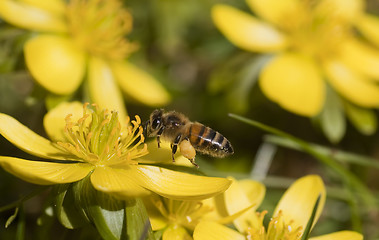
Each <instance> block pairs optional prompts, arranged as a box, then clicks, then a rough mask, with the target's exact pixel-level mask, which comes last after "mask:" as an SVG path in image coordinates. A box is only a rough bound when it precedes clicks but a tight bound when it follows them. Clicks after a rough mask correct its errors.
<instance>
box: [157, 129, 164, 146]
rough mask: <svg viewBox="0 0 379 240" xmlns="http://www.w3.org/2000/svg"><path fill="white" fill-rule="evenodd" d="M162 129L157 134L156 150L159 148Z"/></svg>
mask: <svg viewBox="0 0 379 240" xmlns="http://www.w3.org/2000/svg"><path fill="white" fill-rule="evenodd" d="M163 130H164V127H161V128H160V129H159V131H158V133H157V142H158V148H160V147H161V135H162V133H163Z"/></svg>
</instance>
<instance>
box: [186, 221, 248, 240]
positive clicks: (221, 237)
mask: <svg viewBox="0 0 379 240" xmlns="http://www.w3.org/2000/svg"><path fill="white" fill-rule="evenodd" d="M193 239H194V240H231V239H233V240H246V238H245V236H244V235H242V234H240V233H239V232H237V231H234V230H232V229H230V228H227V227H225V226H223V225H221V224H218V223H215V222H200V223H199V224H197V226H196V228H195V231H194V232H193Z"/></svg>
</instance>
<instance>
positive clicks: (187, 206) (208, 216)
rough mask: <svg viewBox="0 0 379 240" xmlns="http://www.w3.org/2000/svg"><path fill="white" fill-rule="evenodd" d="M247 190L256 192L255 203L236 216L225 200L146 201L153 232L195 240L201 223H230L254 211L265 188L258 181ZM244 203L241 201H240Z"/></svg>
mask: <svg viewBox="0 0 379 240" xmlns="http://www.w3.org/2000/svg"><path fill="white" fill-rule="evenodd" d="M242 184H244V186H245V187H246V189H249V190H250V191H253V192H254V196H255V199H254V200H256V201H252V202H249V203H248V204H247V205H248V206H247V207H246V208H245V209H243V208H241V209H240V211H236V212H235V213H234V215H233V214H232V215H229V214H228V213H227V210H226V208H225V203H224V201H223V200H224V198H222V197H221V198H218V197H217V196H216V197H213V198H208V199H204V200H202V201H188V200H183V201H180V200H173V199H169V198H163V197H160V196H157V195H152V196H149V197H148V198H145V200H144V202H145V206H146V209H147V211H148V215H149V218H150V222H151V226H152V229H153V230H154V231H158V230H161V231H162V232H163V233H162V239H163V240H169V239H183V240H185V239H188V240H189V239H192V233H193V231H194V229H195V228H196V226H197V224H198V223H199V222H200V221H212V222H218V223H230V222H231V221H232V220H234V219H236V218H237V217H238V216H241V214H246V213H248V212H251V211H252V212H253V213H254V211H255V209H256V207H258V206H259V204H260V202H261V200H262V199H263V197H264V193H265V186H264V185H263V184H261V183H259V182H256V181H247V182H243V183H242ZM241 200H242V199H241Z"/></svg>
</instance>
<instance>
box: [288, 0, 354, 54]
mask: <svg viewBox="0 0 379 240" xmlns="http://www.w3.org/2000/svg"><path fill="white" fill-rule="evenodd" d="M283 18H284V19H285V20H284V21H283V25H282V29H283V31H285V32H287V33H288V34H289V36H290V39H291V40H292V44H291V47H290V48H291V49H292V50H295V51H300V52H302V53H303V54H305V55H308V56H311V57H316V58H318V59H320V60H322V59H325V58H327V57H330V56H333V55H335V54H336V53H337V51H338V46H339V45H340V44H341V43H342V42H343V41H345V40H346V39H347V38H349V37H350V36H351V34H352V31H351V23H350V22H349V20H347V19H345V18H343V17H341V15H340V14H339V13H338V11H337V9H335V8H334V7H333V6H329V5H320V4H318V1H311V0H308V1H304V2H303V5H302V6H301V9H299V11H297V13H296V14H291V15H288V16H284V17H283Z"/></svg>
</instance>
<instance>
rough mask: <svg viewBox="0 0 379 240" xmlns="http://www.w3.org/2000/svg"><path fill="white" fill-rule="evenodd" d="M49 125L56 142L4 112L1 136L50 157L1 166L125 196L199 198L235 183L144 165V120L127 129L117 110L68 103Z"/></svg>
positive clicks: (39, 179) (11, 160) (36, 179)
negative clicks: (87, 182) (87, 181)
mask: <svg viewBox="0 0 379 240" xmlns="http://www.w3.org/2000/svg"><path fill="white" fill-rule="evenodd" d="M81 111H82V112H83V114H80V112H81ZM68 113H71V114H68ZM67 114H68V115H67ZM64 116H67V117H66V118H65V117H64ZM64 122H66V124H65V127H64V133H63V134H62V126H63V125H64ZM44 126H45V129H46V132H47V134H48V135H49V137H50V138H51V139H52V141H50V140H48V139H46V138H44V137H41V136H39V135H37V134H35V133H34V132H32V131H31V130H30V129H28V128H27V127H25V126H24V125H22V124H21V123H20V122H18V121H17V120H15V119H14V118H12V117H10V116H8V115H6V114H2V113H0V134H1V135H3V136H4V137H5V138H6V139H8V140H9V141H10V142H11V143H13V144H14V145H16V146H17V147H18V148H20V149H22V150H23V151H25V152H27V153H29V154H31V155H34V156H36V157H39V158H42V159H46V160H32V159H21V158H17V157H8V156H0V166H1V167H3V168H4V169H5V170H6V171H8V172H9V173H11V174H13V175H15V176H17V177H19V178H21V179H23V180H25V181H28V182H31V183H34V184H40V185H52V184H63V183H72V182H76V181H79V180H81V179H83V178H85V177H86V176H89V178H90V181H91V183H92V185H93V187H94V188H95V189H96V190H98V191H101V192H105V193H109V194H112V195H114V196H116V197H119V198H127V197H138V196H144V195H148V194H150V193H151V192H155V193H157V194H159V195H161V196H165V197H171V198H174V199H189V200H199V199H204V198H208V197H211V196H213V195H216V194H219V193H222V192H224V191H225V190H226V189H227V188H228V187H229V185H230V180H228V179H223V178H211V177H204V176H196V175H192V174H188V173H182V172H178V171H173V170H169V169H165V168H161V167H157V166H152V165H149V164H141V162H143V161H144V158H148V155H147V154H148V152H147V146H146V144H144V143H143V142H144V137H143V135H142V132H143V129H142V127H141V121H140V119H139V117H138V116H136V120H135V121H134V120H133V121H131V122H129V123H127V124H126V125H125V126H124V125H121V124H120V122H119V121H118V113H117V112H109V111H107V110H103V111H100V110H99V109H98V108H97V107H96V106H95V109H94V110H93V109H91V108H87V105H84V108H83V106H82V105H81V104H80V103H77V102H76V103H62V104H60V105H58V106H57V107H56V108H54V109H53V110H51V111H50V112H48V114H47V115H46V116H45V118H44Z"/></svg>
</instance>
